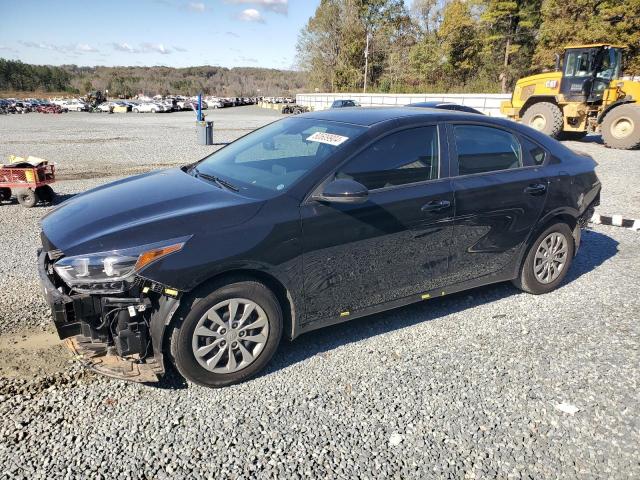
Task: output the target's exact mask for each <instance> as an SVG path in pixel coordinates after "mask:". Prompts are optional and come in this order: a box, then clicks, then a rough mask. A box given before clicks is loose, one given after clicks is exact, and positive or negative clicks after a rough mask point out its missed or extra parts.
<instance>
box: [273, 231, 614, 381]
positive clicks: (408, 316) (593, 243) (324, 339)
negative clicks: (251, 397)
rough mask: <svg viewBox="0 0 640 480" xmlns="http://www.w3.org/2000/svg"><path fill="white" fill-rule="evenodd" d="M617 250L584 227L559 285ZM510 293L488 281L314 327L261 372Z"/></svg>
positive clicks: (611, 241)
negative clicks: (428, 298)
mask: <svg viewBox="0 0 640 480" xmlns="http://www.w3.org/2000/svg"><path fill="white" fill-rule="evenodd" d="M617 251H618V242H617V241H616V240H614V239H612V238H611V237H609V236H607V235H604V234H602V233H599V232H595V231H592V230H586V231H584V232H583V237H582V245H581V247H580V251H579V253H578V255H577V256H576V257H575V259H574V262H573V264H572V266H571V269H570V270H569V273H568V275H567V277H566V278H565V280H564V282H563V284H562V286H561V287H560V288H563V287H565V286H566V285H567V284H568V283H570V282H573V281H575V280H576V279H578V278H580V277H581V276H582V275H584V274H587V273H589V272H591V271H593V270H595V269H596V268H598V267H599V266H600V265H602V264H603V263H604V262H606V261H607V260H608V259H610V258H611V257H613V256H614V255H615V254H616V253H617ZM512 295H526V294H524V293H522V292H520V291H519V290H517V289H516V288H515V287H514V286H512V285H511V283H508V282H505V283H500V284H494V285H488V286H485V287H478V288H475V289H471V290H467V291H465V292H460V293H456V294H452V295H450V296H445V297H439V298H434V299H433V300H429V301H428V302H425V303H415V304H412V305H409V306H406V307H402V308H398V309H394V310H390V311H387V312H383V313H379V314H375V315H371V316H368V317H363V318H359V319H355V320H351V321H348V322H345V323H341V324H338V325H334V326H331V327H326V328H323V329H321V330H316V331H314V332H310V333H308V334H305V335H302V336H301V337H299V338H297V339H296V340H294V341H293V342H286V341H285V342H282V344H281V345H280V348H279V350H278V352H277V353H276V355H275V357H274V359H273V360H272V361H271V363H270V364H269V366H268V367H267V369H266V370H265V371H264V373H263V374H264V375H266V374H269V373H273V372H274V371H277V370H280V369H283V368H286V367H289V366H291V365H294V364H296V363H298V362H302V361H304V360H306V359H307V358H310V357H313V356H314V355H325V354H327V352H329V351H331V350H334V349H335V348H337V347H340V346H343V345H347V344H350V343H354V342H359V341H361V340H366V339H367V338H371V337H375V336H378V335H382V334H385V333H388V332H391V331H394V330H400V329H403V328H406V327H411V326H413V325H416V324H418V323H423V322H429V321H431V320H435V319H437V318H440V317H442V316H444V315H449V314H454V313H459V312H461V311H464V310H468V309H471V308H474V307H477V306H480V305H483V304H486V303H489V302H494V301H496V300H500V299H502V298H506V297H510V296H512Z"/></svg>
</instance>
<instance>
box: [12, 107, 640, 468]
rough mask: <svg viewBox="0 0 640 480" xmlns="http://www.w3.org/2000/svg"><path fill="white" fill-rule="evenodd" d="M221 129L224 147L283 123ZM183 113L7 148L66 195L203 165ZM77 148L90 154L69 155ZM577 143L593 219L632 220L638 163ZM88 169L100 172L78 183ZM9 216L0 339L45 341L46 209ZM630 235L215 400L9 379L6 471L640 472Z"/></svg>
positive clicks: (364, 325) (636, 307)
mask: <svg viewBox="0 0 640 480" xmlns="http://www.w3.org/2000/svg"><path fill="white" fill-rule="evenodd" d="M212 116H213V117H214V119H215V120H216V121H217V122H218V129H217V134H216V136H217V138H216V140H218V141H228V140H231V139H232V138H235V137H237V136H239V135H240V134H242V133H244V132H245V131H247V130H248V129H252V128H255V127H257V126H259V125H262V124H264V123H267V122H269V121H272V120H273V119H276V118H279V117H278V116H277V115H276V114H274V113H273V112H269V111H262V110H257V109H255V108H250V107H245V108H238V109H233V110H223V111H220V112H215V113H214V114H213V115H212ZM192 120H193V119H192V115H188V116H187V115H186V114H170V115H140V116H135V115H132V114H131V115H127V116H126V117H124V118H123V117H121V116H118V115H116V114H114V115H102V116H101V115H94V114H69V115H63V116H55V117H54V116H45V115H26V116H18V117H16V116H10V117H0V134H1V136H2V143H1V144H0V155H7V154H10V153H24V154H32V155H37V156H42V157H44V158H50V159H55V160H57V161H58V162H60V172H61V173H62V174H63V176H65V177H66V178H68V179H69V180H66V181H61V182H59V183H58V184H57V185H56V186H55V188H56V191H58V192H59V193H61V194H62V195H63V198H64V195H70V194H73V193H77V192H80V191H83V190H85V189H87V188H90V187H92V186H95V185H98V184H101V183H104V182H106V181H108V180H112V179H114V178H115V177H109V178H106V177H105V175H114V174H117V175H124V174H128V173H132V172H134V171H140V170H144V169H149V168H154V167H156V166H161V165H168V164H172V165H176V164H184V163H188V162H190V161H193V160H196V159H197V158H200V157H201V156H203V155H205V154H206V153H207V152H208V151H211V147H199V146H196V145H195V133H194V132H193V126H192V124H191V123H190V122H192ZM56 122H57V123H56ZM96 136H97V137H100V138H101V139H102V140H104V141H101V142H93V143H92V142H86V140H88V139H91V138H94V137H96ZM70 137H73V138H74V139H77V138H76V137H78V138H82V139H84V140H85V143H82V142H79V143H77V144H71V145H75V146H73V147H72V151H71V150H69V144H67V143H66V141H63V140H65V139H68V138H70ZM116 137H127V138H129V140H126V141H125V140H121V139H120V140H106V139H108V138H116ZM570 146H572V147H578V148H580V149H581V150H584V151H588V152H589V153H591V154H592V155H593V156H594V157H595V158H596V160H597V161H598V162H599V163H600V167H599V172H598V173H599V175H600V177H601V179H602V180H603V183H604V188H605V194H604V196H603V209H604V208H606V209H607V210H606V211H602V213H625V212H624V211H619V210H617V211H613V209H615V208H618V207H620V208H628V210H627V211H628V212H629V215H635V216H636V217H640V212H638V211H639V210H640V200H639V199H638V198H637V188H635V186H634V182H637V178H639V177H638V175H637V173H638V172H637V169H638V168H640V167H638V162H637V160H639V159H638V155H639V152H619V151H613V150H608V149H605V148H603V147H602V146H600V145H597V144H595V143H589V142H587V143H585V142H580V143H576V142H571V145H570ZM634 161H635V163H634ZM90 167H92V168H95V171H96V172H97V173H95V176H96V177H98V178H92V179H84V176H85V173H86V171H88V170H90ZM633 175H635V179H634V177H633ZM607 192H616V193H615V194H614V193H607ZM634 195H635V196H634ZM0 208H1V209H2V210H1V213H2V216H0V218H1V227H2V228H0V292H2V295H0V333H1V334H6V333H7V332H15V331H24V329H25V328H27V327H38V326H41V327H42V328H44V327H45V326H48V325H49V322H50V316H49V313H48V310H47V308H46V306H45V305H44V302H43V301H42V300H41V299H40V292H39V285H38V282H37V278H36V275H35V257H34V250H35V248H36V247H37V245H38V241H39V240H38V226H37V221H38V219H39V218H40V217H41V216H42V215H43V214H44V213H45V212H46V211H47V209H46V208H35V209H30V210H28V209H24V208H22V207H19V206H17V205H3V206H2V207H0ZM609 208H611V209H609ZM634 212H638V213H634ZM639 238H640V237H639V236H638V234H637V233H634V232H631V231H628V230H624V229H620V228H612V227H601V226H599V227H595V228H594V229H593V230H592V231H588V232H586V233H585V235H584V237H583V239H584V240H583V246H582V248H581V251H580V253H579V256H578V257H577V259H576V262H575V263H574V265H573V268H572V270H571V272H570V275H569V277H568V279H567V281H566V283H565V285H564V286H563V287H562V288H560V289H559V290H557V291H555V292H553V293H551V294H547V295H544V296H539V297H536V296H531V295H527V294H523V293H519V292H517V291H516V290H515V289H514V288H512V287H511V286H510V285H507V284H505V285H497V286H491V287H485V288H481V289H476V290H473V291H470V292H466V293H462V294H457V295H452V296H450V297H444V298H440V299H435V300H432V301H430V302H428V303H422V304H418V305H413V306H410V307H406V308H403V309H398V310H395V311H392V312H387V313H384V314H380V315H376V316H373V317H369V318H364V319H360V320H355V321H352V322H349V323H346V324H344V325H340V326H336V327H331V328H328V329H325V330H322V331H318V332H314V333H310V334H308V335H306V336H303V337H301V338H300V339H298V340H296V341H295V342H293V343H283V345H282V347H281V349H280V351H279V352H278V354H277V355H276V357H275V359H274V361H273V362H272V364H271V365H270V367H269V368H268V370H267V371H266V372H265V373H264V375H262V376H260V377H258V378H257V379H255V380H252V381H250V382H248V383H245V384H242V385H238V386H234V387H230V388H226V389H222V390H208V389H204V388H201V387H196V386H191V385H185V384H184V383H183V382H182V381H181V380H180V379H179V378H178V377H177V376H176V375H175V374H170V375H169V376H168V377H167V378H166V379H165V380H164V381H163V383H162V384H161V385H159V386H142V385H135V384H127V383H123V382H119V381H112V380H109V379H105V378H101V377H98V376H95V375H93V374H90V373H87V372H84V371H81V370H80V369H79V368H78V366H77V365H76V364H75V363H70V364H69V366H68V367H66V368H65V369H62V370H61V371H59V372H58V373H55V374H51V375H36V376H35V377H33V378H31V377H29V378H24V377H23V378H20V377H18V378H9V377H3V376H1V375H0V465H1V466H2V467H1V468H0V478H29V479H32V478H64V477H66V478H181V477H187V476H188V477H189V478H238V477H240V478H254V477H260V478H287V479H288V478H310V477H311V478H354V477H361V478H382V477H384V478H387V477H393V478H430V477H436V478H463V477H464V478H495V477H498V478H535V479H538V478H577V477H580V478H607V479H614V478H634V477H635V478H640V463H639V462H638V458H640V447H639V446H640V397H639V396H638V393H637V392H638V385H639V383H640V368H639V365H640V348H639V345H640V325H639V324H638V321H637V320H638V316H639V315H638V314H639V312H640V250H639V249H638V248H637V245H638V239H639ZM563 403H565V404H568V405H570V406H574V407H576V408H578V411H577V412H576V413H575V414H573V415H571V414H568V413H564V412H562V411H561V410H559V409H558V408H557V406H558V405H560V404H563Z"/></svg>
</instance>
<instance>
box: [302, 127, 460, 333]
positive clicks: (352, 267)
mask: <svg viewBox="0 0 640 480" xmlns="http://www.w3.org/2000/svg"><path fill="white" fill-rule="evenodd" d="M440 139H442V140H443V141H442V142H441V141H440ZM445 139H446V136H445V132H444V130H443V129H442V127H438V126H435V125H430V126H423V127H416V128H408V129H404V130H400V131H397V132H395V133H391V134H389V135H387V136H385V137H383V138H381V139H379V140H377V141H375V142H374V143H373V144H371V145H370V146H369V147H367V148H365V149H364V150H363V151H362V152H360V153H358V154H357V155H355V156H354V157H352V158H351V160H348V161H347V162H346V163H345V164H344V165H343V166H341V167H339V168H338V170H337V171H336V172H335V174H334V175H333V176H331V177H330V178H329V179H328V181H330V180H332V179H334V178H349V179H353V180H355V181H357V182H360V183H362V184H363V185H364V186H365V187H367V189H368V190H369V197H368V200H367V201H366V203H362V204H340V203H321V202H318V201H314V200H308V201H307V202H305V203H304V204H303V205H302V206H301V218H302V231H303V245H304V247H303V248H304V260H303V264H304V265H303V272H304V291H305V309H306V310H305V315H304V317H305V323H310V322H315V321H319V320H331V319H339V318H340V317H347V316H353V315H354V314H357V313H358V312H362V311H365V310H367V309H370V308H372V307H375V306H378V305H382V304H384V303H386V302H393V301H398V300H401V299H403V298H405V297H408V296H411V295H416V294H420V293H423V292H427V291H429V290H431V289H433V288H438V287H439V286H441V285H443V284H444V282H446V275H447V273H448V267H449V250H450V244H451V240H452V238H451V237H452V232H453V214H454V205H453V193H452V189H451V185H450V182H449V179H448V178H446V177H447V176H446V175H441V173H440V172H443V171H447V170H446V169H443V168H441V165H442V164H443V162H444V159H443V155H442V152H441V150H440V145H441V144H446V143H445V141H444V140H445ZM443 177H444V178H443Z"/></svg>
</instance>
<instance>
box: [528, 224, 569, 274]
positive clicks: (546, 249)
mask: <svg viewBox="0 0 640 480" xmlns="http://www.w3.org/2000/svg"><path fill="white" fill-rule="evenodd" d="M568 251H569V250H568V248H567V239H566V238H565V236H564V235H563V234H561V233H558V232H553V233H550V234H549V235H547V236H546V237H545V238H544V240H542V242H540V245H539V246H538V250H537V252H536V256H535V258H534V262H533V272H534V274H535V276H536V279H537V280H538V281H539V282H540V283H543V284H548V283H551V282H553V281H554V280H556V279H557V278H558V277H559V276H560V273H561V272H562V270H563V269H564V267H565V265H566V263H567V253H568Z"/></svg>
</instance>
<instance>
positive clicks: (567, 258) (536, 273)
mask: <svg viewBox="0 0 640 480" xmlns="http://www.w3.org/2000/svg"><path fill="white" fill-rule="evenodd" d="M574 249H575V245H574V239H573V235H572V233H571V229H570V228H569V226H568V225H567V224H566V223H556V224H554V225H551V226H550V227H549V228H547V229H546V230H545V231H544V232H542V233H541V234H540V235H539V236H538V238H537V239H536V241H535V242H534V243H533V245H532V246H531V248H530V249H529V251H528V252H527V256H526V258H525V260H524V263H523V264H522V267H521V269H520V275H519V276H518V278H516V279H515V280H514V281H513V284H514V285H515V286H516V287H518V288H519V289H520V290H523V291H525V292H528V293H533V294H535V295H539V294H541V293H548V292H550V291H552V290H555V289H556V288H558V286H559V285H560V283H561V282H562V280H563V279H564V277H565V276H566V275H567V271H568V270H569V267H570V266H571V262H572V261H573V253H574Z"/></svg>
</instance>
